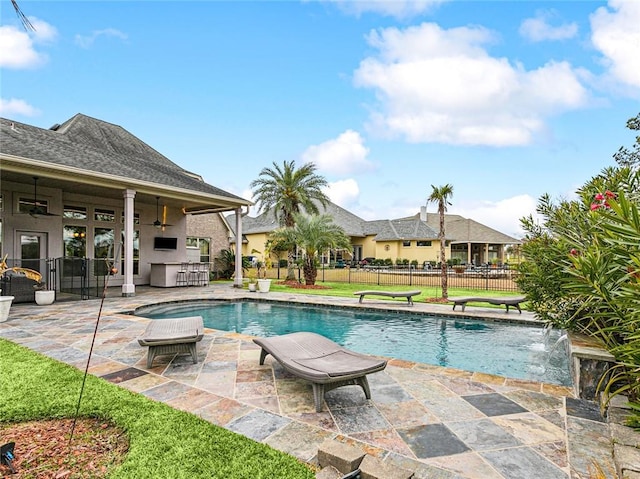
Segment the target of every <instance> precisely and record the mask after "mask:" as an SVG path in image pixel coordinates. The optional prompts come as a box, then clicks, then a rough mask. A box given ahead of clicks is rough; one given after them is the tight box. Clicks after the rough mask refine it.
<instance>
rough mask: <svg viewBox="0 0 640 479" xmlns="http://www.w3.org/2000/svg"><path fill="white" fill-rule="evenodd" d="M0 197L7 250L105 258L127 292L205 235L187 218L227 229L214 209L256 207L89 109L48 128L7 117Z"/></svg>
mask: <svg viewBox="0 0 640 479" xmlns="http://www.w3.org/2000/svg"><path fill="white" fill-rule="evenodd" d="M0 195H1V196H0V204H1V206H0V210H1V216H0V252H1V253H2V256H3V257H4V256H5V255H7V256H8V258H9V259H10V260H11V261H13V262H14V264H22V265H25V264H29V265H31V264H34V265H39V264H40V265H41V264H42V263H41V260H42V259H44V258H48V259H51V258H54V259H62V260H68V261H71V260H72V259H74V258H88V259H95V260H100V259H103V258H104V259H107V260H109V261H111V262H112V263H113V264H114V266H115V267H116V270H117V271H114V272H113V273H114V274H112V275H111V276H110V278H109V282H110V285H112V286H121V288H122V294H123V295H124V296H133V295H134V294H135V286H136V285H145V284H150V282H151V272H152V265H168V264H176V263H180V262H184V261H187V260H188V258H187V251H188V248H187V246H188V245H187V238H188V237H189V236H191V237H196V238H197V236H198V234H202V235H203V237H204V233H203V232H202V231H201V230H196V231H195V232H193V233H192V234H191V235H189V234H188V230H187V225H188V218H190V217H192V216H195V215H197V216H198V217H199V218H203V217H207V216H212V217H214V218H218V220H219V221H221V222H222V224H223V225H224V227H225V228H226V227H227V226H226V223H224V220H223V219H220V217H219V216H218V215H216V214H215V213H221V212H226V211H234V212H236V216H237V217H241V216H242V212H243V208H244V209H245V210H248V207H249V206H250V205H251V202H250V201H248V200H245V199H243V198H240V197H238V196H235V195H233V194H231V193H228V192H226V191H223V190H221V189H220V188H217V187H215V186H212V185H210V184H207V183H205V182H204V181H203V180H202V178H201V177H200V176H199V175H197V174H195V173H192V172H189V171H187V170H184V169H183V168H181V167H180V166H178V165H177V164H175V163H173V162H172V161H171V160H169V159H168V158H166V157H165V156H163V155H162V154H161V153H159V152H157V151H156V150H154V149H153V148H152V147H150V146H149V145H147V144H146V143H144V142H143V141H142V140H140V139H138V138H137V137H135V136H134V135H132V134H131V133H129V132H128V131H127V130H125V129H124V128H122V127H120V126H118V125H114V124H112V123H108V122H105V121H102V120H98V119H95V118H91V117H89V116H86V115H82V114H77V115H75V116H74V117H72V118H71V119H69V120H67V121H65V122H64V123H62V124H59V125H58V124H56V125H54V126H52V127H51V128H49V129H43V128H39V127H35V126H31V125H27V124H24V123H20V122H17V121H13V120H9V119H4V118H2V119H0ZM200 215H202V216H200ZM195 223H197V221H196V222H195ZM194 229H196V228H195V227H194ZM241 229H242V225H241V224H238V225H235V228H234V231H235V230H240V231H241ZM226 234H227V233H220V235H221V236H223V235H226ZM207 236H210V235H209V234H208V235H207ZM62 264H66V263H64V262H63V263H62ZM236 264H238V266H237V268H238V269H239V268H240V261H236ZM62 273H64V271H58V272H57V274H59V275H60V274H62ZM67 273H69V272H68V271H67ZM70 274H73V273H72V272H71V273H70ZM96 274H97V273H96ZM236 276H237V277H238V279H237V281H239V282H240V284H241V275H240V274H238V275H236Z"/></svg>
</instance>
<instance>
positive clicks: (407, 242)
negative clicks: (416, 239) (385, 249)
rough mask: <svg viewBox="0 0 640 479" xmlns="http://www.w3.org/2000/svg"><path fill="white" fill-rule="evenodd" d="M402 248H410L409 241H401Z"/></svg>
mask: <svg viewBox="0 0 640 479" xmlns="http://www.w3.org/2000/svg"><path fill="white" fill-rule="evenodd" d="M402 246H403V247H405V248H408V247H410V246H411V241H403V242H402Z"/></svg>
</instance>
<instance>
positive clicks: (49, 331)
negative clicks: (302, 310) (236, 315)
mask: <svg viewBox="0 0 640 479" xmlns="http://www.w3.org/2000/svg"><path fill="white" fill-rule="evenodd" d="M119 293H120V291H119V288H118V289H117V291H116V290H115V289H114V291H110V292H109V297H108V298H107V299H106V300H105V303H104V307H103V312H102V317H101V321H100V325H99V328H98V333H97V337H96V343H95V347H94V351H93V355H92V358H91V362H90V368H89V371H90V373H91V374H94V375H96V376H100V377H102V378H104V379H105V380H108V381H110V382H113V383H116V384H118V385H119V386H121V387H124V388H127V389H129V390H131V391H135V392H138V393H140V394H144V395H145V396H147V397H149V398H150V399H153V400H156V401H162V402H165V403H167V404H169V405H170V406H173V407H175V408H178V409H182V410H185V411H189V412H191V413H193V414H196V415H198V416H200V417H201V418H203V419H205V420H207V421H210V422H211V423H214V424H217V425H219V426H222V427H225V428H227V429H229V430H232V431H235V432H238V433H240V434H243V435H245V436H248V437H250V438H252V439H254V440H256V441H259V442H263V443H266V444H269V445H270V446H272V447H274V448H276V449H279V450H281V451H284V452H287V453H289V454H292V455H293V456H295V457H297V458H299V459H301V460H303V461H306V462H310V463H313V462H314V460H315V455H316V453H317V449H318V446H319V445H320V444H322V443H323V442H324V441H325V440H326V439H335V440H339V441H343V442H348V443H354V444H358V445H360V446H361V447H363V448H364V449H365V450H366V451H367V452H368V453H369V454H371V455H373V456H375V457H378V458H380V459H383V460H384V461H385V462H386V463H388V464H392V465H398V466H401V467H404V468H406V469H410V470H413V471H415V477H416V479H420V478H439V479H454V478H455V479H458V478H468V479H527V478H532V479H533V478H536V479H537V478H545V479H555V478H559V479H560V478H588V477H589V473H590V472H592V471H593V469H592V468H593V463H594V461H595V462H597V463H598V464H600V465H601V466H602V467H603V469H604V471H605V473H607V474H608V476H607V477H611V478H614V477H615V474H614V473H613V470H614V469H613V462H612V452H611V440H610V434H609V426H608V424H607V423H605V422H603V420H602V418H601V417H600V416H599V414H597V413H596V414H594V410H595V411H596V412H597V407H595V405H594V404H593V403H590V402H588V401H583V400H580V399H576V398H574V397H573V393H572V390H571V389H570V388H566V387H562V386H556V385H549V384H541V383H535V382H531V381H523V380H517V379H508V378H502V377H498V376H491V375H488V374H481V373H472V372H467V371H461V370H454V369H448V368H442V367H438V366H431V365H426V364H418V363H411V362H406V361H401V360H395V359H392V360H390V361H389V365H388V366H387V368H386V369H385V370H384V371H382V372H379V373H376V374H373V375H370V376H369V382H370V385H371V391H372V400H370V401H368V400H366V399H365V397H364V395H363V394H362V390H361V389H360V388H358V387H354V386H350V387H344V388H339V389H336V390H333V391H331V392H329V393H327V395H326V404H325V406H324V408H323V410H322V412H319V413H316V412H315V408H314V403H313V395H312V391H311V386H310V385H309V384H308V383H305V382H304V381H302V380H299V379H296V378H294V377H292V376H290V375H288V374H287V373H286V372H285V371H283V370H282V368H281V367H279V365H278V364H277V363H274V362H273V361H272V360H271V357H270V356H269V357H268V358H267V361H266V363H265V365H264V366H260V365H259V352H260V350H259V348H258V347H257V346H256V345H255V344H254V343H253V342H252V341H251V338H250V337H248V336H244V335H240V334H236V333H229V332H224V331H216V330H210V329H208V330H206V331H205V337H204V339H203V340H202V341H201V342H200V343H198V363H197V364H192V362H191V360H190V357H189V356H188V355H179V356H177V357H173V356H158V357H157V358H156V359H155V361H154V364H153V368H151V369H147V368H146V353H147V351H146V348H142V347H141V346H139V345H138V342H137V338H138V336H139V335H140V334H141V333H142V331H143V330H144V328H145V326H146V323H147V322H148V321H149V320H147V319H145V318H138V317H135V316H132V315H131V314H129V313H130V312H131V311H133V310H134V309H135V308H137V307H140V306H143V305H148V304H155V303H162V302H169V301H178V300H190V299H234V298H251V299H256V298H257V299H260V300H279V301H287V302H304V303H312V304H313V303H317V304H325V305H327V304H332V305H337V306H344V307H346V306H349V307H363V308H369V309H383V310H384V309H393V310H398V309H400V308H407V307H408V306H407V305H406V303H401V302H390V301H384V300H380V301H377V300H367V301H366V302H365V304H362V305H358V300H357V298H355V297H354V298H353V299H352V298H328V297H322V296H312V295H304V294H294V293H275V292H271V293H267V294H261V293H249V292H248V291H246V290H237V289H234V288H232V287H231V286H228V285H226V284H225V285H215V284H214V285H211V286H208V287H199V288H196V287H192V288H178V289H161V288H148V287H138V288H137V292H136V296H135V297H133V298H123V297H120V296H118V295H119ZM99 308H100V300H87V301H67V302H63V301H58V302H56V303H54V304H53V305H51V306H46V307H43V306H36V305H31V304H28V305H22V304H16V305H13V306H12V308H11V311H10V315H9V320H8V321H7V322H5V323H0V337H3V338H5V339H8V340H10V341H13V342H15V343H19V344H22V345H24V346H26V347H28V348H30V349H32V350H34V351H38V352H40V353H42V354H45V355H47V356H49V357H52V358H54V359H57V360H59V361H63V362H65V363H68V364H71V365H73V366H75V367H77V368H79V369H82V370H84V368H85V366H86V362H87V357H88V351H89V348H90V345H91V338H92V334H93V331H94V328H95V322H96V319H97V316H98V311H99ZM411 310H412V311H414V312H416V311H423V312H431V313H433V312H437V313H442V314H445V315H455V314H456V312H453V311H451V307H450V306H443V305H433V304H426V303H416V304H415V306H414V307H413V308H412V309H411ZM458 314H460V315H463V316H465V317H470V316H478V317H493V318H498V319H518V320H521V319H524V320H529V321H531V320H533V317H532V316H531V315H530V314H528V313H526V312H523V314H522V315H513V314H512V313H510V314H509V315H508V316H507V315H506V314H505V313H504V310H496V309H490V308H469V309H467V310H466V311H465V313H458ZM516 316H517V317H516ZM594 408H595V409H594Z"/></svg>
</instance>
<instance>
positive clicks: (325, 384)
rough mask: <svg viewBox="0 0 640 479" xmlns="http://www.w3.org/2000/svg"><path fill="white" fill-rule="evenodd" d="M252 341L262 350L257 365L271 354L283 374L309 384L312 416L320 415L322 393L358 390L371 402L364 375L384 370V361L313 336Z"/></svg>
mask: <svg viewBox="0 0 640 479" xmlns="http://www.w3.org/2000/svg"><path fill="white" fill-rule="evenodd" d="M253 341H254V342H255V343H256V344H257V345H258V346H260V347H261V348H262V351H261V352H260V364H264V360H265V358H266V356H267V355H268V354H271V355H272V356H273V357H274V359H276V361H278V362H279V363H280V364H281V365H282V367H283V368H284V369H285V370H286V371H288V372H289V373H291V374H293V375H294V376H297V377H300V378H302V379H305V380H307V381H309V382H311V385H312V387H313V401H314V404H315V408H316V412H320V411H322V403H323V402H324V394H325V392H327V391H330V390H332V389H335V388H338V387H341V386H349V385H356V386H360V387H361V388H362V389H363V391H364V394H365V396H366V398H367V399H371V391H370V389H369V382H368V381H367V374H371V373H375V372H377V371H382V370H383V369H384V368H385V367H386V366H387V361H386V360H384V359H378V358H375V357H372V356H367V355H365V354H359V353H356V352H353V351H349V350H348V349H345V348H343V347H342V346H340V345H339V344H337V343H334V342H333V341H331V340H330V339H327V338H325V337H324V336H321V335H319V334H316V333H308V332H300V333H291V334H285V335H282V336H275V337H271V338H255V339H254V340H253Z"/></svg>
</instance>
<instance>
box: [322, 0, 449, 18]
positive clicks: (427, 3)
mask: <svg viewBox="0 0 640 479" xmlns="http://www.w3.org/2000/svg"><path fill="white" fill-rule="evenodd" d="M329 1H330V2H332V3H335V4H337V5H338V7H339V8H340V9H341V10H342V11H343V12H346V13H348V14H351V15H356V16H360V15H362V14H363V13H366V12H372V13H377V14H379V15H384V16H389V17H395V18H408V17H413V16H415V15H421V14H423V13H427V12H429V11H430V10H432V9H433V8H435V7H437V6H438V5H440V4H441V3H444V2H445V1H448V0H393V1H389V0H358V1H354V0H329Z"/></svg>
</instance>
